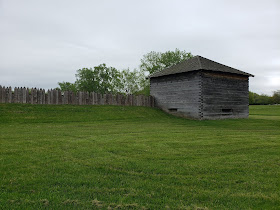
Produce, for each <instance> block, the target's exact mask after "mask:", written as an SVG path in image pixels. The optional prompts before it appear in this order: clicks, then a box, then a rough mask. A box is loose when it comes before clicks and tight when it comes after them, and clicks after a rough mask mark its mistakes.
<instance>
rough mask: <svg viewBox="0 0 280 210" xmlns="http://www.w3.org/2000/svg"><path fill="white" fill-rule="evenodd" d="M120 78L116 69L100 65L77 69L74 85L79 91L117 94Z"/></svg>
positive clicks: (119, 87)
mask: <svg viewBox="0 0 280 210" xmlns="http://www.w3.org/2000/svg"><path fill="white" fill-rule="evenodd" d="M120 77H121V75H120V72H119V71H118V70H117V69H116V68H114V67H107V66H106V64H100V65H99V66H95V67H93V68H89V69H88V68H83V69H79V70H78V71H77V74H76V78H77V79H76V84H77V87H78V90H80V91H88V92H96V93H101V94H104V93H118V92H120V89H121V83H120V81H121V78H120Z"/></svg>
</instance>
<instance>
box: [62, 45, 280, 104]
mask: <svg viewBox="0 0 280 210" xmlns="http://www.w3.org/2000/svg"><path fill="white" fill-rule="evenodd" d="M192 57H193V55H192V54H191V53H190V52H186V51H185V50H183V51H181V50H179V49H175V50H174V51H167V52H164V53H162V52H155V51H151V52H149V53H147V54H145V55H143V57H142V59H141V60H140V65H139V68H137V69H134V70H130V69H129V68H127V69H122V70H118V69H117V68H115V67H111V66H107V65H106V64H104V63H103V64H100V65H98V66H94V67H92V68H82V69H79V70H77V73H76V75H75V76H76V81H75V82H74V83H71V82H59V83H58V85H59V87H58V89H60V90H61V91H66V90H69V91H72V92H77V91H87V92H96V93H101V94H105V93H113V94H117V93H120V94H135V95H138V94H143V95H150V85H149V80H148V79H147V77H148V76H149V75H150V74H153V73H155V72H158V71H161V70H163V69H165V68H168V67H171V66H173V65H176V64H178V63H180V62H182V61H184V60H186V59H190V58H192ZM249 104H251V105H254V104H255V105H261V104H262V105H266V104H280V90H277V91H274V93H273V95H272V96H268V95H264V94H261V95H259V94H257V93H253V92H249Z"/></svg>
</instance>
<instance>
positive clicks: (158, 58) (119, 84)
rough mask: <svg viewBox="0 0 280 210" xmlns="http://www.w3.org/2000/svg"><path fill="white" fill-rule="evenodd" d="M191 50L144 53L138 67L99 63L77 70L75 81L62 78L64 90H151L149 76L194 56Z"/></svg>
mask: <svg viewBox="0 0 280 210" xmlns="http://www.w3.org/2000/svg"><path fill="white" fill-rule="evenodd" d="M192 57H193V55H192V54H191V53H190V52H186V51H181V50H179V49H175V50H174V51H167V52H164V53H161V52H155V51H151V52H150V53H147V54H145V55H144V56H143V58H142V59H141V61H140V65H139V68H138V69H134V70H132V71H131V70H130V69H129V68H127V69H122V70H118V69H117V68H115V67H111V66H107V65H106V64H104V63H103V64H100V65H98V66H94V67H92V68H82V69H79V70H77V73H76V75H75V76H76V81H75V82H74V83H71V82H59V83H58V85H59V87H58V89H60V90H62V91H66V90H69V91H73V92H77V91H87V92H96V93H101V94H105V93H113V94H117V93H121V94H135V95H137V94H143V95H149V94H150V90H149V88H150V85H149V80H148V79H147V77H148V76H149V75H150V74H153V73H155V72H157V71H161V70H163V69H165V68H168V67H170V66H173V65H176V64H178V63H180V62H182V61H183V60H186V59H189V58H192Z"/></svg>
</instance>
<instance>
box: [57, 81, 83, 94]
mask: <svg viewBox="0 0 280 210" xmlns="http://www.w3.org/2000/svg"><path fill="white" fill-rule="evenodd" d="M58 85H59V89H60V90H61V91H72V92H77V91H78V90H77V85H76V83H71V82H59V83H58Z"/></svg>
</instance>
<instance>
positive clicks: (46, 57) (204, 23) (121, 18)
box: [0, 0, 280, 94]
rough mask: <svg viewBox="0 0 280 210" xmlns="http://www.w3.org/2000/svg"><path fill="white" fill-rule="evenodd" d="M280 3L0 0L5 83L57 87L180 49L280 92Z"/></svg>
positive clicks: (256, 86) (257, 87) (259, 87)
mask: <svg viewBox="0 0 280 210" xmlns="http://www.w3.org/2000/svg"><path fill="white" fill-rule="evenodd" d="M277 20H280V3H279V1H278V0H268V1H261V0H259V1H251V0H249V1H241V0H235V1H233V0H232V1H219V0H214V1H207V0H198V1H186V0H172V1H162V0H154V1H147V0H142V1H128V0H118V1H113V0H107V1H74V0H72V1H71V0H67V1H66V0H65V1H53V0H48V1H36V0H33V1H31V0H30V1H28V0H26V1H19V0H17V1H16V0H2V1H1V0H0V38H1V39H0V46H1V47H0V59H1V61H0V73H1V77H0V85H6V86H7V85H11V86H29V87H32V86H33V87H34V86H36V87H42V88H54V87H56V86H57V82H60V81H71V82H73V81H74V80H75V73H76V70H77V69H79V68H83V67H92V66H95V65H99V64H100V63H106V64H107V65H109V66H114V67H116V68H119V69H121V68H127V67H130V68H131V69H133V68H137V67H138V65H139V63H140V59H141V57H142V56H143V55H144V54H145V53H148V52H150V51H152V50H153V51H162V52H164V51H167V50H174V49H175V48H179V49H181V50H186V51H191V52H192V53H193V54H194V55H196V54H199V55H201V56H204V57H207V58H209V59H212V60H215V61H217V62H220V63H223V64H225V65H229V66H232V67H235V68H238V69H240V70H243V71H246V72H249V73H252V74H254V75H256V77H255V78H251V79H250V90H252V91H255V92H258V93H266V94H271V93H272V91H273V90H276V89H280V75H279V72H280V71H279V70H280V38H279V37H280V29H279V27H278V23H277Z"/></svg>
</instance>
